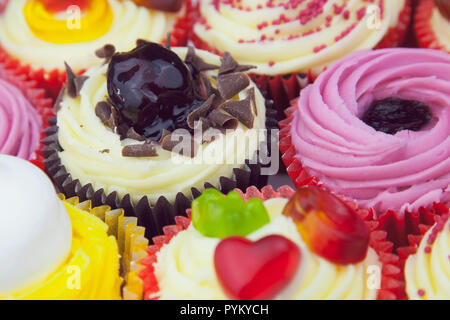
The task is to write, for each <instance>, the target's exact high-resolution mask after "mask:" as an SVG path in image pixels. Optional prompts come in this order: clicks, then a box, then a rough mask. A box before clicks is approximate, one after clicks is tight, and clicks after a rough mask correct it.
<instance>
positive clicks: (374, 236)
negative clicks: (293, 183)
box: [138, 185, 404, 300]
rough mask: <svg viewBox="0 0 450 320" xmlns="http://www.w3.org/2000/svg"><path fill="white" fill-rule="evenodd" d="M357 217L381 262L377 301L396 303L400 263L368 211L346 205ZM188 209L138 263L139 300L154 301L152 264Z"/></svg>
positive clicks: (253, 193)
mask: <svg viewBox="0 0 450 320" xmlns="http://www.w3.org/2000/svg"><path fill="white" fill-rule="evenodd" d="M236 191H237V192H238V193H239V194H240V195H241V196H242V198H243V199H244V201H247V200H248V199H250V198H259V199H261V200H263V201H265V200H268V199H272V198H286V199H289V198H291V197H292V195H293V194H294V193H295V191H294V190H293V189H292V188H291V187H289V186H282V187H280V188H279V189H277V190H274V189H273V187H272V186H270V185H268V186H265V187H263V188H261V189H258V188H256V187H253V186H252V187H249V188H247V190H246V192H245V193H244V192H242V191H241V190H239V189H236ZM350 206H351V207H352V208H353V209H355V210H356V211H357V212H358V214H360V216H361V217H362V218H363V220H364V221H366V223H367V225H368V226H369V229H370V230H371V236H370V242H369V246H370V247H371V248H373V249H374V250H375V251H376V253H377V254H378V256H379V260H380V262H381V263H382V270H381V282H380V289H379V291H378V296H377V299H378V300H398V299H401V298H402V294H403V292H404V282H403V281H402V274H401V261H400V259H399V257H398V256H397V255H396V254H394V253H393V248H394V244H393V243H392V242H390V241H388V240H387V232H386V231H384V230H378V229H375V227H377V226H378V225H377V224H376V223H374V221H373V220H372V216H371V215H370V212H368V211H367V210H360V209H358V208H357V207H356V205H355V204H350ZM190 213H191V212H190V209H188V210H187V215H188V216H187V217H181V216H180V217H176V218H175V221H176V224H175V225H169V226H166V227H165V228H164V235H161V236H158V237H155V238H153V245H151V246H149V247H148V248H147V253H148V256H147V257H145V258H143V259H141V260H140V262H139V263H140V265H141V266H142V269H141V270H140V271H139V273H138V276H139V277H140V278H141V279H142V282H143V299H144V300H157V299H158V297H157V294H158V292H159V286H158V280H157V279H156V276H155V272H154V271H155V270H154V266H153V265H154V263H155V262H156V261H157V254H158V252H159V251H160V250H161V248H162V247H163V246H164V245H165V244H168V243H169V242H170V241H171V239H172V238H173V237H174V236H176V235H177V234H178V233H179V232H181V231H183V230H186V229H187V228H188V227H189V225H190V224H191V218H190Z"/></svg>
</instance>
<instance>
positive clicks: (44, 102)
mask: <svg viewBox="0 0 450 320" xmlns="http://www.w3.org/2000/svg"><path fill="white" fill-rule="evenodd" d="M15 67H16V65H15V64H12V65H11V64H2V55H1V48H0V78H2V79H4V80H5V81H7V82H9V83H11V84H13V85H14V86H15V87H17V88H18V89H19V90H20V91H21V92H22V94H23V95H24V96H25V98H26V99H27V100H28V101H29V102H30V103H31V105H32V106H33V107H34V108H35V109H36V110H37V112H38V114H39V115H40V116H41V119H42V132H41V139H43V138H44V137H45V133H44V130H45V129H46V128H47V127H48V120H49V119H50V118H51V117H54V113H53V110H52V106H53V102H52V100H51V99H49V98H47V97H46V96H45V95H46V94H45V91H44V90H43V89H42V88H40V87H39V85H38V83H37V82H36V81H34V80H32V79H30V78H29V77H27V75H26V74H25V73H23V72H21V70H18V69H15ZM43 147H44V145H43V144H42V143H40V146H39V148H38V150H36V155H35V158H34V159H32V160H30V161H31V162H32V163H34V164H35V165H37V166H38V167H39V168H41V169H44V157H43V154H42V148H43Z"/></svg>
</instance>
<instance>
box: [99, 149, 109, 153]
mask: <svg viewBox="0 0 450 320" xmlns="http://www.w3.org/2000/svg"><path fill="white" fill-rule="evenodd" d="M100 153H109V149H103V150H100Z"/></svg>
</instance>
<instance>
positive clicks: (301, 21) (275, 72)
mask: <svg viewBox="0 0 450 320" xmlns="http://www.w3.org/2000/svg"><path fill="white" fill-rule="evenodd" d="M410 13H411V6H410V1H409V0H396V1H386V0H381V1H375V2H374V1H363V0H358V1H335V0H333V1H323V0H314V1H287V0H285V1H278V2H277V3H273V1H249V0H243V1H225V0H223V1H222V0H220V1H200V4H199V7H198V9H197V18H196V19H195V20H194V21H193V31H192V34H191V36H190V37H191V38H192V40H193V42H194V43H195V44H196V46H197V47H198V48H201V49H207V50H210V51H213V52H226V51H227V52H230V53H231V54H232V55H233V57H235V58H236V60H237V61H239V62H240V63H243V64H250V65H254V66H256V69H254V70H252V72H253V73H254V75H255V76H258V77H257V79H258V80H256V81H257V83H259V84H260V85H261V86H262V87H263V88H264V90H266V89H267V90H268V91H269V94H270V95H271V96H272V97H273V98H274V100H275V102H276V103H277V102H278V106H279V107H285V106H286V105H287V102H288V101H289V100H287V99H286V97H288V98H289V99H292V98H295V97H297V96H298V91H299V90H298V89H299V88H301V87H303V86H304V84H305V79H304V77H305V75H307V74H309V75H311V76H312V77H313V78H314V77H315V76H317V75H318V74H319V73H320V72H321V71H322V70H323V69H324V68H326V67H327V66H329V65H331V64H332V63H333V62H334V61H336V60H338V59H340V58H342V57H345V56H346V55H348V54H349V53H351V52H353V51H355V50H361V49H372V48H375V47H378V48H380V47H391V46H398V45H399V44H401V42H402V39H403V37H404V35H405V32H406V29H407V27H408V25H409V21H410ZM255 52H257V53H258V54H255ZM301 74H303V81H299V80H301V79H302V77H301V76H300V75H301Z"/></svg>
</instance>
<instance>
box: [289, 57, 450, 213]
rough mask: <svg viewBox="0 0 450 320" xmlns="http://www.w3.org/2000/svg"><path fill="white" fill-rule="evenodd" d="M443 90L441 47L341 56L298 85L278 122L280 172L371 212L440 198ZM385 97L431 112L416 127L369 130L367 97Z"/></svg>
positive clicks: (446, 139) (446, 192)
mask: <svg viewBox="0 0 450 320" xmlns="http://www.w3.org/2000/svg"><path fill="white" fill-rule="evenodd" d="M449 88H450V55H449V54H446V53H444V52H439V51H435V50H428V49H406V48H403V49H400V48H397V49H384V50H375V51H360V52H356V53H353V54H351V55H349V56H348V57H346V58H345V59H342V60H340V61H339V62H337V63H336V64H334V65H333V66H332V67H330V68H329V69H328V70H327V71H326V72H324V73H322V74H321V75H320V76H319V77H318V78H317V80H316V81H315V83H314V84H312V85H310V86H309V87H307V88H306V89H304V90H303V91H302V92H301V96H300V98H299V99H298V100H296V101H294V102H293V105H292V107H291V108H290V109H289V110H288V111H287V115H288V119H286V120H284V121H282V122H281V123H280V126H281V127H282V131H281V133H280V137H281V141H280V148H281V151H282V152H283V153H284V157H283V159H284V161H285V163H286V165H287V167H288V173H290V175H291V178H293V180H294V181H295V183H296V184H298V185H301V184H304V183H305V182H308V181H309V182H311V183H312V182H313V181H314V182H317V181H318V182H320V183H322V184H323V186H324V187H326V188H327V189H329V190H331V191H333V192H335V193H336V194H339V195H343V196H345V197H346V198H348V199H350V200H355V201H356V202H357V203H358V205H359V206H361V207H362V208H373V209H374V210H375V212H376V213H377V214H382V213H384V212H386V211H387V210H394V211H397V212H399V213H400V214H402V213H403V212H405V210H407V211H413V210H416V209H418V208H420V207H429V206H431V205H432V204H433V203H437V202H443V203H448V202H449V200H450V90H449ZM387 98H398V99H403V100H407V101H418V102H420V103H421V104H422V105H423V104H425V105H426V106H427V107H428V110H429V113H430V114H431V117H430V119H429V120H428V121H427V122H426V124H425V125H424V126H423V127H421V128H420V129H418V130H417V131H412V130H399V131H398V132H396V133H394V134H388V133H385V132H382V131H377V130H376V129H375V128H374V127H372V126H370V125H368V124H366V122H364V121H363V120H362V118H363V115H364V114H365V113H366V112H367V110H368V108H369V107H370V106H371V105H372V104H373V102H374V101H379V100H383V99H387ZM312 177H314V178H312ZM308 179H309V180H308Z"/></svg>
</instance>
